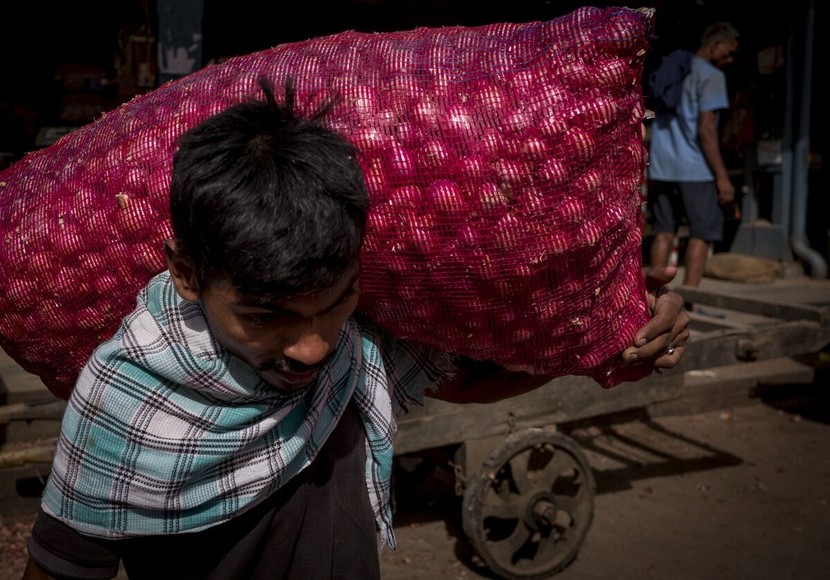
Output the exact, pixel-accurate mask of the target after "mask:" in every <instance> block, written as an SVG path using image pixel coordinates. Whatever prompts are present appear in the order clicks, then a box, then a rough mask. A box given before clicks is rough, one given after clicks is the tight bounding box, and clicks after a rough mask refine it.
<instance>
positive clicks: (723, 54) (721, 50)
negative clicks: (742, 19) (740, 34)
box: [712, 40, 738, 68]
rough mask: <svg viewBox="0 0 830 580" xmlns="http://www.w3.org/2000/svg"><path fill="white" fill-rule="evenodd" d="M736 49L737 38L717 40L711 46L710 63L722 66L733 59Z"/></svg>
mask: <svg viewBox="0 0 830 580" xmlns="http://www.w3.org/2000/svg"><path fill="white" fill-rule="evenodd" d="M737 50H738V41H737V40H718V41H716V42H715V43H714V44H713V46H712V64H714V65H715V66H716V67H719V68H723V67H725V66H726V65H728V64H729V63H731V62H732V61H733V60H735V52H736V51H737Z"/></svg>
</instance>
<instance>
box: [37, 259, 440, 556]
mask: <svg viewBox="0 0 830 580" xmlns="http://www.w3.org/2000/svg"><path fill="white" fill-rule="evenodd" d="M452 370H453V367H452V364H451V362H450V358H449V355H447V354H444V353H436V352H435V351H433V350H431V349H429V348H425V347H421V346H417V345H414V344H412V343H408V342H404V341H396V340H393V339H392V338H390V337H389V336H388V335H386V334H384V333H381V332H380V331H378V330H377V329H374V328H373V327H372V326H371V325H368V324H364V323H363V322H362V321H360V322H359V321H358V320H357V319H355V318H351V319H349V320H348V321H347V322H346V324H345V325H344V327H343V329H342V330H341V333H340V339H339V342H338V345H337V349H336V352H335V354H334V356H333V358H332V360H331V361H330V362H329V363H328V364H327V365H326V366H325V367H324V368H323V369H321V371H320V373H319V378H318V380H317V384H316V386H315V387H314V388H311V389H306V390H303V391H302V392H296V393H282V392H279V391H277V390H276V389H274V388H273V387H272V386H270V385H268V384H267V383H265V382H264V381H263V380H262V379H261V378H260V377H259V375H258V374H257V373H256V371H255V370H254V369H253V368H251V367H250V366H249V365H247V364H245V363H244V362H243V361H242V360H240V359H239V358H237V357H235V356H234V355H232V354H231V353H229V352H228V351H227V350H226V349H224V348H223V347H222V346H221V345H219V344H218V343H217V342H216V341H215V340H214V339H213V336H212V335H211V333H210V332H209V331H208V326H207V322H206V320H205V318H204V316H203V314H202V310H201V307H200V306H199V305H198V304H197V303H193V302H187V301H184V300H182V299H181V298H180V297H179V295H178V294H177V293H176V290H175V288H174V286H173V284H172V282H171V280H170V276H169V274H168V273H166V272H165V273H162V274H160V275H158V276H156V277H155V278H154V279H153V280H152V281H151V282H150V283H149V284H148V285H147V287H145V288H144V289H143V290H142V291H141V293H140V294H139V296H138V306H137V308H136V309H135V310H134V311H133V312H132V313H131V314H130V315H129V316H127V317H126V318H125V319H124V321H123V323H122V325H121V327H120V328H119V330H118V332H117V333H116V334H115V336H114V337H113V338H112V339H111V340H109V341H108V342H106V343H104V344H102V345H101V346H100V347H98V348H97V349H96V351H95V352H94V354H93V356H92V357H91V358H90V360H89V362H88V363H87V365H86V366H85V367H84V369H83V371H82V372H81V375H80V377H79V380H78V382H77V385H76V386H75V388H74V390H73V392H72V395H71V397H70V399H69V403H68V406H67V409H66V413H65V415H64V420H63V425H62V429H61V435H60V439H59V442H58V447H57V452H56V455H55V458H54V462H53V467H52V472H51V475H50V477H49V481H48V484H47V487H46V490H45V492H44V496H43V508H44V510H45V511H46V512H47V513H49V514H51V515H53V516H54V517H56V518H58V519H60V520H62V521H64V522H66V523H67V524H69V525H71V526H72V527H73V528H75V529H77V530H78V531H80V532H83V533H86V534H90V535H94V536H101V537H107V538H124V537H132V536H142V535H150V534H153V535H155V534H177V533H182V532H194V531H198V530H202V529H205V528H208V527H211V526H214V525H216V524H219V523H222V522H224V521H227V520H229V519H231V518H233V517H234V516H236V515H238V514H239V513H240V512H242V511H244V510H246V509H247V508H250V507H251V506H253V505H255V504H256V503H257V502H259V501H260V500H262V499H264V498H266V497H267V496H268V495H269V494H271V493H273V492H274V491H275V490H276V489H277V488H279V487H280V486H282V485H283V484H285V483H286V482H287V481H288V480H290V479H291V478H292V477H293V476H294V475H296V474H297V473H299V472H300V471H301V470H302V469H303V468H305V467H306V466H308V465H309V464H310V463H311V462H312V460H313V459H314V457H315V456H316V455H317V452H318V451H319V450H320V448H321V447H322V446H323V444H324V443H325V441H326V439H327V438H328V436H329V435H330V434H331V432H332V430H333V429H334V427H335V425H336V424H337V422H338V420H339V419H340V417H341V416H342V415H343V412H344V410H345V407H346V405H347V403H348V402H349V401H350V400H351V399H354V401H355V402H356V403H357V407H358V409H359V413H360V416H361V419H362V422H363V424H364V426H365V429H366V436H367V453H366V459H367V460H366V483H367V487H368V491H369V496H370V498H371V502H372V506H373V508H374V511H375V516H376V519H377V524H378V528H379V531H380V535H381V541H382V544H386V545H389V546H391V547H393V548H394V547H395V538H394V534H393V530H392V511H391V507H390V502H389V496H390V485H391V482H390V480H391V471H392V457H393V449H392V444H393V438H394V434H395V431H396V422H395V416H396V414H397V413H398V412H399V411H400V410H401V409H403V410H405V409H406V405H407V404H409V403H414V404H422V402H423V398H422V397H423V392H424V389H426V388H434V387H435V386H436V383H437V381H438V380H439V379H440V377H441V376H442V375H446V374H447V373H449V372H452Z"/></svg>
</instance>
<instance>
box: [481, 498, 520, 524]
mask: <svg viewBox="0 0 830 580" xmlns="http://www.w3.org/2000/svg"><path fill="white" fill-rule="evenodd" d="M481 504H482V507H483V508H484V509H482V512H483V514H484V515H485V517H494V518H501V519H503V520H510V519H517V518H521V517H522V513H523V511H524V508H525V502H524V501H523V500H522V497H521V496H519V495H516V494H510V496H509V497H508V498H507V499H505V498H503V497H501V496H499V495H497V494H495V493H488V494H487V495H485V496H484V497H483V498H482V501H481Z"/></svg>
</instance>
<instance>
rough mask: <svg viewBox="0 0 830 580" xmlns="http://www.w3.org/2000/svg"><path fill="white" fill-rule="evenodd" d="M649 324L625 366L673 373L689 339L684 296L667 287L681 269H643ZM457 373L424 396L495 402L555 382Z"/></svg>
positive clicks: (479, 369)
mask: <svg viewBox="0 0 830 580" xmlns="http://www.w3.org/2000/svg"><path fill="white" fill-rule="evenodd" d="M643 273H644V275H645V278H646V288H647V289H648V305H649V309H650V310H651V312H652V317H651V320H649V321H648V323H646V325H645V326H644V327H643V328H641V329H640V330H638V331H637V333H636V334H635V336H634V344H633V345H632V346H630V347H628V348H626V349H625V350H624V351H623V352H622V359H623V362H624V363H625V364H643V363H653V364H654V366H655V367H656V368H661V369H670V368H674V367H675V366H676V365H677V363H678V362H680V358H681V357H682V356H683V353H684V352H685V351H686V343H687V342H688V340H689V336H690V331H689V322H690V321H691V318H690V316H689V314H688V313H687V312H686V311H685V310H684V309H683V297H682V296H680V295H679V294H677V293H676V292H674V291H673V290H671V289H670V288H669V287H668V286H667V284H668V283H669V282H671V281H672V280H673V279H674V277H675V276H676V275H677V268H676V267H674V266H669V267H666V268H646V269H644V272H643ZM460 361H461V362H460V363H459V372H458V373H457V374H456V375H454V376H452V377H450V378H447V379H445V380H444V381H442V382H441V384H440V386H439V388H438V389H437V390H436V391H427V392H426V393H425V394H426V395H427V396H429V397H432V398H434V399H440V400H442V401H447V402H450V403H495V402H497V401H501V400H504V399H509V398H511V397H516V396H518V395H522V394H524V393H528V392H530V391H532V390H534V389H537V388H539V387H541V386H542V385H544V384H546V383H548V382H550V381H551V380H552V379H553V377H550V376H545V375H532V374H530V373H526V372H523V371H510V370H507V369H505V368H503V367H501V366H498V365H496V364H495V363H491V362H477V361H472V360H468V359H463V358H462V359H460Z"/></svg>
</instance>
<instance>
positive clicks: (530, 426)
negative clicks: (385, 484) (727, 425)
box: [395, 278, 830, 579]
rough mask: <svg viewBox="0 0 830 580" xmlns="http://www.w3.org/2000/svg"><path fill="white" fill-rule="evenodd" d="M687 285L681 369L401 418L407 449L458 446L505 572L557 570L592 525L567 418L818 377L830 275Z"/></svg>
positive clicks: (691, 405)
mask: <svg viewBox="0 0 830 580" xmlns="http://www.w3.org/2000/svg"><path fill="white" fill-rule="evenodd" d="M677 290H678V291H679V292H680V293H681V294H682V295H683V296H684V298H685V299H686V300H687V301H689V302H692V303H694V304H695V305H697V306H698V307H699V308H700V309H701V311H702V312H700V313H696V314H693V320H692V338H691V340H690V343H689V346H688V349H687V352H686V354H685V356H684V358H683V360H682V363H681V365H679V366H678V367H677V368H675V369H672V370H671V371H669V372H664V373H662V374H654V375H652V376H650V377H648V378H646V379H643V380H641V381H637V382H634V383H623V384H622V385H619V386H617V387H614V388H612V389H607V390H606V389H602V388H601V387H599V386H598V385H597V384H596V383H594V382H593V381H592V380H590V379H587V378H585V377H560V378H557V379H555V380H552V381H551V382H549V383H548V384H546V385H544V386H543V387H542V388H540V389H538V390H536V391H533V392H531V393H528V394H526V395H522V396H520V397H516V398H513V399H509V400H506V401H502V402H499V403H493V404H486V405H453V404H449V403H445V402H443V401H438V400H435V399H428V400H427V401H426V404H425V405H424V406H423V407H419V408H415V409H412V410H411V411H410V412H409V413H408V414H407V415H405V416H403V417H402V418H401V419H400V420H399V432H398V436H397V440H396V447H395V449H396V454H398V455H399V456H400V455H404V454H411V453H416V452H420V451H423V450H427V449H430V448H434V447H445V446H457V448H456V449H457V450H456V453H455V459H454V462H453V463H454V465H455V475H456V492H457V493H458V494H459V495H463V500H462V524H463V529H464V533H465V534H466V536H467V537H468V539H469V541H470V543H471V545H472V547H473V548H474V550H475V551H476V553H477V554H478V556H479V557H480V558H481V559H482V560H483V561H484V562H485V563H486V564H487V566H488V567H489V568H490V569H491V571H492V572H494V573H495V574H497V575H499V576H501V577H503V578H507V579H535V578H550V577H551V576H552V575H555V574H556V573H557V572H559V571H561V570H562V569H564V568H565V567H566V566H567V565H568V564H569V563H570V562H571V561H572V560H573V559H574V558H575V557H576V556H577V554H578V552H579V549H580V547H581V545H582V542H583V540H584V539H585V537H586V535H587V533H588V530H589V529H590V526H591V523H592V520H593V513H594V492H595V482H594V476H593V474H592V469H591V466H590V464H589V462H588V460H587V458H586V457H585V455H584V454H583V452H582V451H581V450H580V446H579V445H578V444H577V442H576V441H575V440H574V439H572V438H571V437H569V436H568V435H566V434H565V433H564V431H565V429H561V428H560V427H561V426H564V425H567V424H573V423H575V422H578V421H582V422H584V421H585V420H592V419H598V418H600V417H601V416H605V415H612V414H617V413H620V412H624V411H628V410H635V409H644V410H646V412H648V413H650V414H651V415H652V416H654V415H660V414H663V415H665V414H677V413H688V412H695V411H700V410H704V409H709V408H712V406H713V405H717V404H718V402H719V401H721V402H723V401H726V400H731V401H735V400H736V399H744V400H746V399H749V398H751V397H752V396H753V395H754V394H755V393H756V390H757V389H758V388H759V387H762V386H763V385H769V384H771V383H777V384H784V385H786V384H809V383H812V382H813V380H814V368H813V367H812V366H810V365H809V364H805V363H803V362H799V361H798V360H797V359H798V357H802V356H803V355H808V354H811V353H819V352H821V351H822V350H823V349H825V348H826V347H827V345H828V344H830V281H814V280H805V279H804V278H798V279H795V280H780V281H777V282H775V283H773V284H763V285H746V284H735V283H729V282H720V281H715V280H709V279H707V280H705V282H704V284H702V285H701V287H700V288H685V287H679V288H677Z"/></svg>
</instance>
